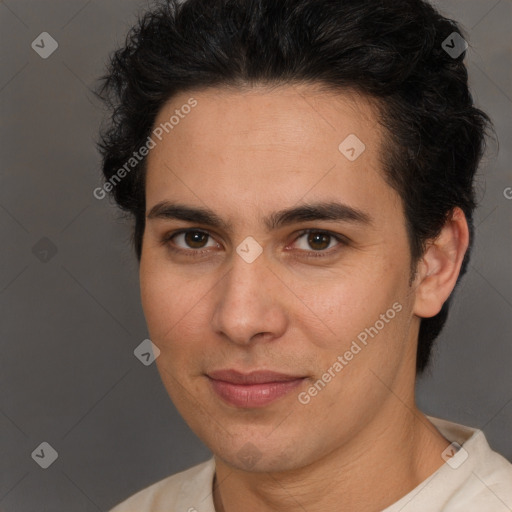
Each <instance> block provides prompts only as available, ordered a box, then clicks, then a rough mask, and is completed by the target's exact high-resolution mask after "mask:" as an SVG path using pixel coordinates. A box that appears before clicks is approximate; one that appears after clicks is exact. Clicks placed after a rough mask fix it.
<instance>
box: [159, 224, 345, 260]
mask: <svg viewBox="0 0 512 512" xmlns="http://www.w3.org/2000/svg"><path fill="white" fill-rule="evenodd" d="M183 233H201V234H204V235H207V236H208V237H210V238H213V237H212V235H211V234H210V233H208V231H204V230H202V229H193V228H191V229H180V230H178V231H173V232H171V233H168V234H167V235H165V236H164V237H163V239H162V244H163V245H165V246H167V248H168V249H169V250H170V251H172V252H173V253H177V254H182V255H184V256H187V257H191V258H200V257H202V256H203V254H204V253H207V252H209V250H208V249H204V250H201V249H198V250H195V249H189V250H187V249H181V248H179V247H176V246H174V245H172V244H171V240H172V239H173V238H174V237H176V236H178V235H181V234H183ZM310 233H315V234H322V235H327V236H330V237H331V238H334V239H335V240H336V241H337V242H338V243H339V245H340V246H346V245H348V240H347V239H346V238H345V237H343V236H342V235H339V234H336V233H333V232H331V231H325V230H320V229H313V228H309V229H303V230H302V231H300V232H299V233H298V234H297V237H296V238H295V240H294V242H296V241H297V240H298V239H299V238H301V237H302V236H304V235H308V234H310ZM336 247H338V248H336ZM336 247H334V248H331V249H328V250H325V249H324V250H320V251H304V250H302V249H299V252H305V253H310V254H308V255H307V256H306V257H307V258H326V257H329V256H332V255H333V253H336V252H338V250H339V246H336Z"/></svg>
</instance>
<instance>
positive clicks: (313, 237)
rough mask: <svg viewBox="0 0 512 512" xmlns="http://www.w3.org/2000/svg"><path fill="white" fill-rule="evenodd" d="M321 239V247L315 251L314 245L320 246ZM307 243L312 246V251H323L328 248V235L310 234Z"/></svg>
mask: <svg viewBox="0 0 512 512" xmlns="http://www.w3.org/2000/svg"><path fill="white" fill-rule="evenodd" d="M322 239H323V241H324V244H323V247H320V248H316V249H315V247H314V245H315V244H316V243H320V244H322ZM325 242H327V243H325ZM308 243H309V244H310V245H311V246H313V249H315V250H320V249H325V248H326V247H328V246H329V235H325V234H322V233H312V234H310V235H309V240H308Z"/></svg>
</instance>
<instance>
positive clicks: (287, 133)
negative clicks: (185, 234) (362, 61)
mask: <svg viewBox="0 0 512 512" xmlns="http://www.w3.org/2000/svg"><path fill="white" fill-rule="evenodd" d="M194 103H195V106H194V107H193V108H188V107H186V108H185V106H187V105H191V104H194ZM173 116H174V117H173ZM171 118H173V122H172V124H171V123H169V121H170V119H171ZM166 123H167V124H166ZM162 127H163V130H162ZM158 128H160V132H161V140H159V139H157V138H155V137H153V138H154V140H155V142H156V145H155V147H154V148H153V149H152V150H151V151H150V154H149V155H148V160H147V177H146V197H147V203H148V206H149V207H151V205H152V204H153V205H154V204H155V203H157V202H159V201H164V200H168V199H177V198H182V197H183V196H187V198H189V199H191V200H193V201H194V202H195V203H196V204H199V202H201V203H203V204H207V203H210V204H211V203H212V202H215V201H217V202H218V204H219V205H226V204H227V203H229V204H233V205H234V206H236V207H244V206H248V205H252V206H256V205H258V206H260V207H262V206H263V205H265V204H266V203H268V206H269V207H271V208H272V209H275V206H276V204H277V203H281V205H283V204H284V203H286V204H289V203H293V202H296V201H300V199H301V198H305V196H306V195H308V197H307V199H313V200H314V199H315V197H313V196H314V195H315V194H316V195H318V194H323V195H324V197H323V198H322V199H325V194H326V193H330V194H331V196H332V195H333V193H335V195H336V196H337V197H338V198H339V199H345V202H346V203H347V204H350V203H351V202H352V203H355V202H358V201H361V200H363V199H364V198H366V200H368V194H369V193H370V192H373V193H374V194H380V196H379V195H377V196H375V197H381V198H383V194H382V192H383V191H382V190H380V192H379V190H378V188H379V187H380V188H382V187H384V188H389V187H388V185H387V183H386V182H385V181H384V179H383V176H382V170H381V167H382V166H381V163H380V158H381V147H382V146H383V144H382V143H383V133H382V127H381V126H380V124H379V123H378V119H377V110H376V106H375V104H374V103H372V102H371V101H370V100H369V99H368V98H366V97H365V96H363V95H360V94H358V93H356V92H354V91H344V92H332V91H326V90H322V89H319V88H318V87H312V86H280V87H274V88H269V87H264V86H260V87H254V88H250V89H244V90H240V89H232V88H209V89H205V90H199V91H190V92H185V93H180V94H179V95H176V96H174V97H173V98H171V99H170V100H169V101H168V102H167V103H166V104H165V105H164V106H163V107H162V108H161V110H160V112H159V113H158V116H157V118H156V120H155V123H154V127H153V133H154V132H155V129H158ZM386 193H388V194H389V193H391V191H387V192H386ZM212 195H213V196H214V197H213V199H212ZM384 195H385V194H384ZM169 196H172V197H169ZM375 197H374V200H375ZM331 198H332V199H334V197H331ZM383 199H384V198H383Z"/></svg>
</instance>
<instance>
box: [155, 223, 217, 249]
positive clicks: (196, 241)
mask: <svg viewBox="0 0 512 512" xmlns="http://www.w3.org/2000/svg"><path fill="white" fill-rule="evenodd" d="M209 238H211V235H210V234H209V233H207V232H206V231H200V230H197V229H183V230H181V231H177V232H173V233H169V234H168V235H166V236H165V237H164V239H163V240H162V243H163V244H165V245H167V246H168V247H169V248H170V249H171V250H172V251H174V252H180V253H189V254H191V253H192V254H191V255H196V254H201V253H202V252H203V251H202V250H198V249H208V248H209V247H219V244H218V243H216V242H214V241H213V240H212V245H210V246H208V245H205V244H206V242H207V241H208V239H209ZM177 241H178V242H177ZM179 241H181V242H182V243H184V244H185V245H180V244H179ZM189 249H192V250H189ZM194 253H196V254H194Z"/></svg>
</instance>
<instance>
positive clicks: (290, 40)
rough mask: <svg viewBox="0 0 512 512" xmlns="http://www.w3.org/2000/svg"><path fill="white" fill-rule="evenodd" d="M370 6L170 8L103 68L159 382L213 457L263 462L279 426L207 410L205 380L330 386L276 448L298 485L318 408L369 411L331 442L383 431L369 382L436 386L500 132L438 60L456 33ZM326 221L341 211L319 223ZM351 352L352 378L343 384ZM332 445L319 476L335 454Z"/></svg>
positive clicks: (458, 62)
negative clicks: (268, 372)
mask: <svg viewBox="0 0 512 512" xmlns="http://www.w3.org/2000/svg"><path fill="white" fill-rule="evenodd" d="M378 4H379V6H378V8H376V7H375V2H364V1H360V0H347V1H337V2H332V1H329V0H325V1H320V2H318V1H312V0H283V1H281V2H278V3H276V2H274V1H273V0H268V1H267V0H259V1H249V0H247V1H231V0H222V1H211V0H188V1H186V2H184V3H183V4H178V3H177V2H174V1H168V2H162V3H161V4H159V5H158V6H157V7H155V8H154V9H153V10H151V11H149V12H148V13H146V14H145V15H144V16H143V17H141V19H140V21H139V23H138V24H137V26H135V27H134V28H133V29H132V31H131V32H130V34H129V36H128V38H127V41H126V44H125V46H124V47H123V48H121V49H120V50H118V51H117V52H116V53H115V54H114V55H113V57H112V60H111V62H110V66H109V72H108V75H107V76H106V77H105V80H104V82H103V88H102V90H101V95H102V97H103V98H104V99H105V100H106V101H107V102H108V103H109V105H110V106H111V108H112V112H113V115H112V122H111V124H110V125H109V127H108V128H106V129H105V130H104V132H103V136H102V140H101V142H100V149H101V151H102V155H103V173H104V177H105V180H106V186H105V187H104V188H103V189H102V190H101V191H99V192H98V193H97V197H102V195H101V194H104V192H103V190H105V191H107V192H110V193H111V194H112V196H113V197H114V199H115V201H116V202H117V204H118V205H119V206H120V207H121V208H122V209H124V210H126V211H127V212H129V214H130V215H131V216H133V219H134V231H133V243H134V248H135V252H136V256H137V258H138V260H139V262H140V275H141V292H142V302H143V308H144V312H145V315H146V319H147V321H148V328H149V331H150V335H151V338H152V340H153V341H154V343H155V344H157V345H158V346H159V348H160V350H161V351H162V354H161V356H160V358H159V359H158V360H157V362H158V363H159V364H160V366H159V369H160V372H161V375H162V378H163V380H164V383H165V384H166V387H167V389H168V391H169V394H170V395H171V398H172V399H173V401H174V402H175V404H176V405H177V407H178V409H179V410H180V412H182V414H183V415H184V417H185V419H186V420H187V421H188V422H189V424H190V425H191V426H192V428H193V429H194V430H195V431H196V432H197V433H199V435H200V437H201V438H203V439H204V440H206V442H207V444H209V445H210V446H211V447H212V449H213V450H214V451H216V450H215V448H218V449H220V448H219V446H221V448H222V450H224V451H227V452H229V450H230V446H234V445H233V444H232V441H228V440H232V439H238V440H239V441H237V442H236V443H235V445H237V443H241V444H240V446H238V445H237V450H239V449H240V448H241V446H244V445H245V444H244V443H246V442H247V441H248V440H249V439H252V440H254V443H252V444H253V445H256V446H259V447H260V448H259V450H260V451H262V450H263V449H264V448H263V444H264V443H263V441H262V440H263V439H265V440H266V442H267V443H270V444H271V443H272V441H269V432H273V430H272V429H275V416H273V415H272V408H271V407H269V408H268V409H267V408H260V409H258V410H252V409H251V410H250V411H249V412H250V414H246V415H243V414H242V415H240V414H239V412H240V411H239V410H236V409H232V408H230V406H225V405H223V404H221V403H219V404H216V403H214V404H213V405H206V404H211V402H212V400H211V399H212V396H211V395H210V393H211V391H210V388H209V385H210V384H209V382H208V377H207V376H206V374H207V373H208V372H209V371H213V370H216V369H221V368H222V369H224V368H235V367H236V368H238V369H244V368H245V369H252V368H254V367H258V366H259V365H263V366H265V369H272V370H280V371H282V372H285V373H288V374H293V375H299V374H300V376H304V377H307V379H308V383H309V384H311V383H313V382H317V381H318V379H319V378H320V380H322V381H325V380H328V381H329V388H328V389H327V388H326V389H325V390H322V391H321V396H320V395H319V396H318V399H317V398H316V393H315V392H312V393H308V392H306V391H305V390H307V389H309V388H305V389H300V391H301V392H306V394H303V395H302V398H303V401H304V402H306V401H308V398H307V397H310V398H311V395H312V394H313V395H315V400H314V401H313V402H311V404H309V403H308V404H299V405H300V406H302V407H299V409H298V410H297V412H294V413H293V414H294V415H295V417H296V418H297V421H296V422H295V424H294V425H290V426H289V427H287V428H288V430H286V428H283V429H282V432H283V436H284V437H280V436H279V435H274V436H272V437H273V438H274V440H275V447H277V448H278V452H279V453H280V459H279V460H281V461H286V460H288V461H290V467H292V466H293V465H294V464H297V463H299V460H298V459H294V457H295V456H294V455H292V452H293V450H292V446H293V443H297V440H298V439H299V436H300V435H301V432H302V433H303V431H304V425H306V424H307V423H308V422H314V420H315V418H316V417H317V415H318V413H319V410H320V408H322V407H323V408H325V407H330V406H332V404H333V403H334V402H335V401H336V402H337V404H338V405H336V407H341V408H343V409H344V410H347V407H350V409H351V410H353V411H356V414H354V416H353V418H352V419H351V420H350V421H348V422H347V424H346V426H345V429H344V430H343V432H342V433H340V434H339V436H340V437H339V439H338V441H339V442H342V440H343V436H349V435H350V432H355V431H356V430H357V428H358V424H360V423H361V422H366V423H368V422H370V420H371V416H372V414H373V413H372V411H374V410H375V407H373V406H372V404H380V403H382V402H383V399H382V398H383V396H384V395H383V394H382V393H384V390H382V389H381V390H375V387H374V386H372V385H371V382H370V380H371V377H370V378H369V377H368V369H370V370H372V373H374V374H375V371H376V369H377V368H380V369H382V376H383V378H384V379H385V381H386V382H393V381H394V379H398V380H400V379H403V383H405V382H407V383H408V384H407V385H411V382H413V380H414V376H415V374H416V373H421V372H423V371H424V369H425V368H426V367H427V365H428V363H429V358H430V354H431V350H432V345H433V342H434V340H435V339H436V338H437V336H438V335H439V333H440V331H441V329H442V327H443V325H444V323H445V321H446V319H447V315H448V308H449V304H450V299H451V297H452V294H453V289H454V288H455V286H456V283H457V282H458V280H459V279H460V277H461V276H462V275H463V274H464V272H465V270H466V267H467V263H468V259H469V253H470V248H471V242H472V238H473V224H472V215H473V210H474V208H475V206H476V204H475V196H474V184H473V180H474V175H475V172H476V170H477V166H478V163H479V160H480V158H481V156H482V153H483V150H484V134H485V130H486V127H487V126H488V125H489V124H490V121H489V119H488V117H487V116H486V114H485V113H483V112H482V111H480V110H479V109H477V108H475V106H474V105H473V101H472V97H471V94H470V92H469V90H468V79H467V78H468V77H467V70H466V67H465V65H464V63H463V57H464V53H462V54H461V55H460V56H458V57H457V58H453V57H452V56H450V55H449V54H448V53H446V52H445V50H444V49H443V47H442V43H443V41H444V40H445V39H446V38H447V37H448V36H449V35H450V34H451V33H452V32H459V33H462V31H461V30H460V28H459V27H458V26H457V24H456V23H455V22H454V21H452V20H448V19H446V18H443V17H442V16H441V15H440V14H439V13H438V12H437V11H436V10H435V9H434V8H433V7H432V6H430V5H429V4H428V3H426V2H423V1H420V0H416V1H410V0H407V1H406V0H403V1H397V0H383V1H380V2H378ZM353 135H355V136H356V138H353ZM349 157H350V158H349ZM354 157H355V158H354ZM121 169H124V172H121V173H120V170H121ZM320 203H321V204H322V205H323V206H325V205H326V204H327V203H329V204H330V206H331V208H324V209H323V211H322V212H321V214H319V211H318V209H316V210H315V208H314V207H316V206H318V204H320ZM334 203H338V204H341V205H342V208H341V209H340V208H339V207H338V208H337V209H336V208H332V205H333V204H334ZM169 206H173V208H169ZM183 206H186V207H189V208H193V209H195V210H196V211H195V212H193V213H194V214H195V217H191V216H190V214H191V212H190V211H189V210H187V208H183ZM297 206H302V207H303V208H302V210H301V211H300V212H299V214H298V215H296V216H295V217H294V218H293V219H292V221H290V222H288V223H286V222H277V220H278V217H279V215H277V214H276V212H282V211H283V210H285V209H286V210H290V209H292V208H294V207H297ZM304 207H306V208H304ZM308 208H309V211H308ZM199 209H201V210H202V211H201V212H198V211H197V210H199ZM207 210H208V212H207ZM334 210H337V211H336V213H337V214H338V220H337V221H334V220H329V216H330V215H331V216H332V214H333V212H334ZM341 210H342V211H341ZM198 213H202V214H203V215H202V216H201V217H200V216H199V215H198ZM204 213H210V215H209V217H208V218H207V216H205V215H204ZM211 214H214V215H211ZM187 215H188V217H187ZM212 217H214V219H212ZM281 217H283V218H286V216H281ZM288 217H291V216H290V215H288ZM187 218H188V219H192V218H194V219H195V220H194V221H192V220H186V219H187ZM212 220H215V221H216V222H215V223H213V222H211V221H212ZM281 220H283V219H282V218H281ZM305 223H306V224H307V225H306V224H305ZM187 228H188V229H190V228H196V229H195V231H194V232H192V233H190V232H189V233H188V234H185V233H178V231H180V230H183V229H187ZM298 228H311V229H313V228H314V230H313V231H314V232H313V233H310V234H309V235H308V234H305V235H302V236H301V235H300V234H299V232H298ZM198 230H202V231H203V232H207V233H208V236H205V234H204V233H202V234H201V233H200V232H198ZM326 231H327V232H331V233H333V234H334V235H339V238H338V239H337V238H336V237H330V238H329V235H326V233H325V232H326ZM247 237H250V238H247ZM338 240H339V241H338ZM301 241H302V243H301ZM319 242H320V245H321V246H322V244H323V243H325V242H327V243H326V245H325V247H329V248H328V249H327V252H328V251H332V252H330V254H329V255H328V256H326V257H310V256H305V253H313V252H317V253H321V252H324V251H325V248H324V247H321V248H318V245H317V244H318V243H319ZM194 244H197V245H194ZM244 244H245V245H244ZM247 244H249V245H247ZM443 244H444V245H443ZM292 247H293V249H292ZM315 247H316V251H315V250H314V248H315ZM194 248H195V254H196V255H195V256H190V254H191V253H192V252H194ZM333 248H334V249H333ZM177 249H178V250H177ZM180 249H181V252H180ZM340 249H341V250H340ZM187 251H188V252H187ZM203 251H204V252H203ZM244 251H245V252H247V253H250V254H251V255H254V256H255V259H252V258H249V259H247V258H245V259H244V258H243V257H242V256H243V253H244ZM297 251H298V252H297ZM198 252H200V253H201V255H200V256H197V254H198ZM327 252H325V254H327ZM298 254H300V256H298ZM377 322H380V323H377ZM381 325H382V327H381ZM364 333H366V337H365V334H364ZM374 338H375V340H374ZM353 342H356V343H355V345H354V344H353ZM356 347H358V348H359V350H358V348H356ZM347 351H348V352H351V353H352V354H353V357H354V361H352V359H353V357H350V356H349V357H350V364H348V362H347V364H346V365H345V364H344V363H343V364H342V363H340V361H339V360H338V363H340V364H342V366H343V368H342V369H338V368H339V366H337V367H336V368H334V363H335V362H336V361H337V358H336V355H343V354H346V353H347ZM356 354H357V357H356ZM325 372H327V374H329V375H330V376H331V377H330V378H328V377H326V378H325V379H322V378H321V376H322V375H325V374H326V373H325ZM334 375H336V378H334ZM397 375H398V376H399V377H396V376H397ZM336 379H337V380H336ZM331 380H332V384H331V383H330V381H331ZM324 383H325V382H324ZM397 385H398V384H397ZM298 391H299V390H298ZM317 391H318V389H317ZM361 396H364V397H365V400H366V405H364V406H362V405H360V401H359V402H358V401H357V397H359V398H360V397H361ZM335 399H336V400H335ZM210 407H211V409H210ZM294 407H297V402H295V403H294ZM290 410H292V409H290ZM293 410H294V411H295V409H293ZM245 412H246V413H247V412H248V411H247V410H245ZM290 414H291V413H290ZM252 415H257V418H258V421H260V423H258V422H255V421H254V419H255V416H252ZM209 418H210V420H208V419H209ZM211 418H217V420H218V422H219V425H218V427H214V428H210V426H208V424H207V423H205V421H211ZM325 421H326V423H325V429H326V430H329V429H331V430H332V432H335V431H336V432H339V429H337V427H336V424H335V420H332V423H329V420H325ZM292 423H293V422H292ZM260 427H261V428H262V429H263V430H261V429H260ZM209 428H210V430H209ZM258 429H260V430H258ZM285 434H286V436H285ZM290 434H291V435H290ZM223 436H224V437H223ZM334 437H336V436H334ZM285 438H286V439H290V441H289V445H287V444H286V443H284V442H283V439H285ZM221 439H223V440H221ZM315 439H316V440H315ZM319 439H320V437H318V438H315V436H314V435H313V436H312V440H311V441H310V443H309V444H308V443H306V445H308V446H309V447H310V452H309V454H310V455H311V454H312V453H313V452H314V453H318V452H319V450H320V451H322V450H329V446H327V444H325V445H322V446H319V443H320V440H319ZM258 440H259V441H261V443H262V444H258ZM216 443H217V444H216ZM275 447H274V448H275ZM232 449H234V448H232ZM310 455H308V449H307V448H306V449H305V452H304V454H303V455H297V457H299V458H300V457H303V458H302V459H301V462H304V463H305V462H306V461H307V460H310V459H308V457H309V456H310ZM269 464H270V466H272V464H275V462H269Z"/></svg>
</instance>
